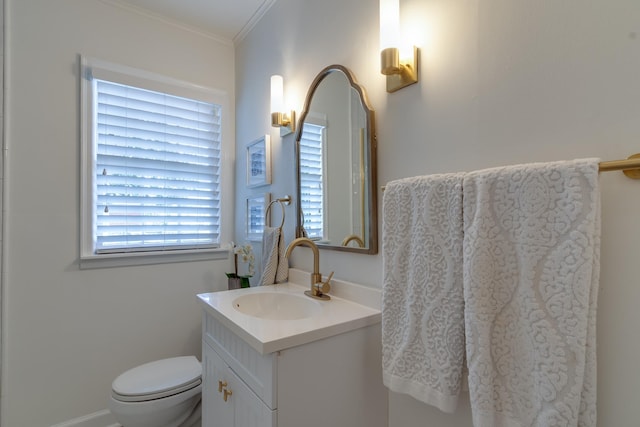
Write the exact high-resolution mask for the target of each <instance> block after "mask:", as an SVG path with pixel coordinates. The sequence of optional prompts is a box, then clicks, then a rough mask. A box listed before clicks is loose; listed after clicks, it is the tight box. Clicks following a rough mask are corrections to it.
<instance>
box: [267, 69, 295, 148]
mask: <svg viewBox="0 0 640 427" xmlns="http://www.w3.org/2000/svg"><path fill="white" fill-rule="evenodd" d="M271 126H273V127H275V128H280V136H285V135H289V134H290V133H292V132H293V131H294V130H295V127H296V112H295V111H293V110H291V112H290V113H289V114H287V113H285V112H284V84H283V81H282V76H278V75H275V76H271Z"/></svg>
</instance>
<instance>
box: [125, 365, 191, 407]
mask: <svg viewBox="0 0 640 427" xmlns="http://www.w3.org/2000/svg"><path fill="white" fill-rule="evenodd" d="M201 376H202V365H201V364H200V362H198V359H196V358H195V357H194V356H182V357H173V358H170V359H162V360H156V361H155V362H150V363H146V364H144V365H141V366H138V367H136V368H133V369H130V370H128V371H126V372H124V373H123V374H121V375H120V376H119V377H118V378H116V379H115V380H114V381H113V384H112V389H113V396H114V398H116V399H118V400H122V401H126V402H139V401H145V400H151V399H159V398H161V397H166V396H171V395H173V394H176V393H180V392H182V391H185V390H189V389H191V388H193V387H196V386H197V385H199V384H200V383H201V382H202V380H201Z"/></svg>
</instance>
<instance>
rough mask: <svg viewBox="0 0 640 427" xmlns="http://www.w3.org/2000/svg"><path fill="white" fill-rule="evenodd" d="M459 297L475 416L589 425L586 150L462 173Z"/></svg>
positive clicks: (591, 193)
mask: <svg viewBox="0 0 640 427" xmlns="http://www.w3.org/2000/svg"><path fill="white" fill-rule="evenodd" d="M463 187H464V223H465V224H464V300H465V332H466V346H467V365H468V369H469V393H470V399H471V408H472V413H473V425H474V426H475V427H501V426H506V427H524V426H526V427H529V426H532V427H533V426H535V427H548V426H581V427H589V426H595V425H596V405H595V403H596V359H595V356H596V355H595V350H596V347H595V313H596V302H597V286H598V276H599V266H598V260H599V245H600V217H599V206H600V201H599V189H598V162H597V160H596V159H586V160H575V161H570V162H554V163H545V164H529V165H520V166H509V167H504V168H495V169H489V170H484V171H478V172H473V173H469V174H467V175H466V177H465V179H464V185H463Z"/></svg>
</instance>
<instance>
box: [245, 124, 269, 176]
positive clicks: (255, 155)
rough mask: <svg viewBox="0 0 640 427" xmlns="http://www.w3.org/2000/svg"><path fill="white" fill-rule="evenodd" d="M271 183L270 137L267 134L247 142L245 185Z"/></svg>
mask: <svg viewBox="0 0 640 427" xmlns="http://www.w3.org/2000/svg"><path fill="white" fill-rule="evenodd" d="M267 184H271V139H270V137H269V135H264V136H263V137H261V138H259V139H256V140H255V141H252V142H250V143H249V144H247V187H249V188H252V187H260V186H262V185H267Z"/></svg>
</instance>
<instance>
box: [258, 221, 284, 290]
mask: <svg viewBox="0 0 640 427" xmlns="http://www.w3.org/2000/svg"><path fill="white" fill-rule="evenodd" d="M284 255H285V247H284V236H283V235H282V227H264V232H263V234H262V277H260V282H259V286H262V285H272V284H274V283H282V282H284V281H286V280H287V279H288V277H289V263H288V261H287V258H286V257H285V256H284Z"/></svg>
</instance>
